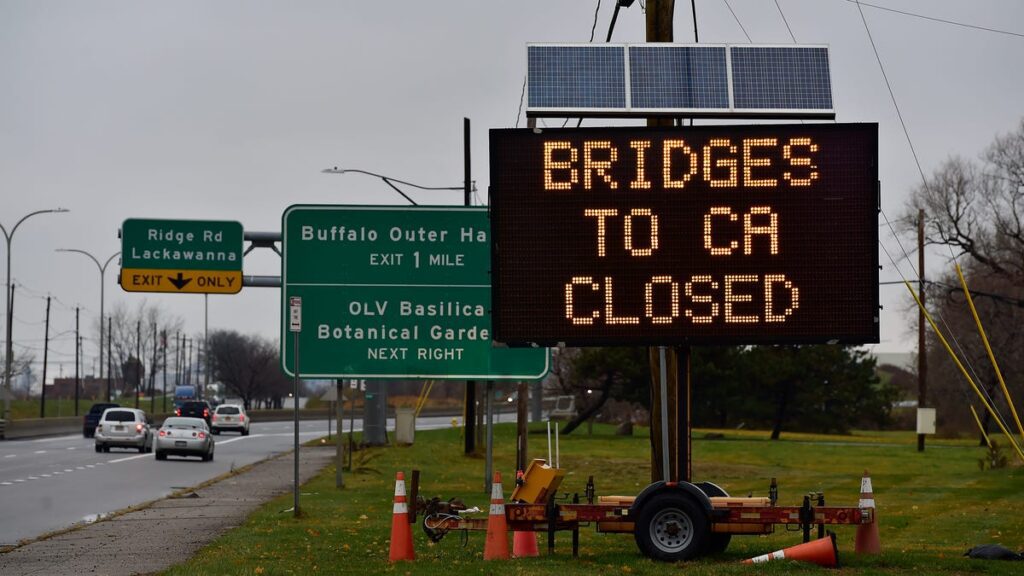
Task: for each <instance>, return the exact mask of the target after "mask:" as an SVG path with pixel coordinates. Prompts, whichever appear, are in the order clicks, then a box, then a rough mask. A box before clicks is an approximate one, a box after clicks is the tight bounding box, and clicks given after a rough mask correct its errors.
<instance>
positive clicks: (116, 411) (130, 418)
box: [93, 408, 153, 452]
mask: <svg viewBox="0 0 1024 576" xmlns="http://www.w3.org/2000/svg"><path fill="white" fill-rule="evenodd" d="M93 438H95V439H96V451H97V452H110V449H111V448H114V447H117V448H135V449H136V450H138V451H139V452H152V451H153V431H152V430H151V429H150V427H149V418H148V417H146V413H145V412H143V411H142V410H139V409H137V408H107V409H106V410H104V411H103V415H102V416H100V419H99V422H97V423H96V433H95V435H94V436H93Z"/></svg>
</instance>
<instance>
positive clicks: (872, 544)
mask: <svg viewBox="0 0 1024 576" xmlns="http://www.w3.org/2000/svg"><path fill="white" fill-rule="evenodd" d="M860 507H861V508H871V523H870V524H860V525H858V526H857V544H856V546H855V547H854V551H855V552H856V553H857V554H878V553H880V552H881V551H882V543H881V542H880V540H879V538H878V509H877V508H875V495H874V493H873V492H872V490H871V476H868V471H867V470H865V471H864V477H863V478H861V480H860Z"/></svg>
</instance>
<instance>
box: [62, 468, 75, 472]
mask: <svg viewBox="0 0 1024 576" xmlns="http://www.w3.org/2000/svg"><path fill="white" fill-rule="evenodd" d="M64 471H65V472H74V470H72V469H71V468H65V469H64Z"/></svg>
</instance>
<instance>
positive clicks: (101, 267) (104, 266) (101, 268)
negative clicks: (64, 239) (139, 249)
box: [57, 248, 121, 402]
mask: <svg viewBox="0 0 1024 576" xmlns="http://www.w3.org/2000/svg"><path fill="white" fill-rule="evenodd" d="M57 252H77V253H78V254H85V255H86V256H88V257H89V259H90V260H92V261H93V262H94V263H95V264H96V268H98V269H99V271H100V380H103V342H104V340H103V321H104V318H105V317H104V315H103V302H104V296H103V288H104V287H103V280H104V275H105V274H106V272H107V265H109V264H110V263H111V261H113V260H114V258H116V257H117V256H118V255H119V254H121V252H120V251H117V252H114V253H113V254H111V255H110V258H107V261H106V262H104V263H103V264H100V261H99V260H97V259H96V257H95V256H93V255H92V254H90V253H88V252H86V251H85V250H79V249H78V248H57ZM107 354H110V350H107ZM108 376H109V375H108ZM107 384H108V386H107V402H110V386H109V384H110V383H109V382H108V383H107Z"/></svg>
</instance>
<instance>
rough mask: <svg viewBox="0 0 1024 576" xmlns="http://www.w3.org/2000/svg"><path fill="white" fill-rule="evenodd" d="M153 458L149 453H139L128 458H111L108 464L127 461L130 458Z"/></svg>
mask: <svg viewBox="0 0 1024 576" xmlns="http://www.w3.org/2000/svg"><path fill="white" fill-rule="evenodd" d="M146 457H149V458H152V456H150V455H149V454H139V455H138V456H128V457H127V458H118V459H117V460H110V461H108V462H106V463H107V464H117V463H118V462H127V461H129V460H138V459H139V458H146Z"/></svg>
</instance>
